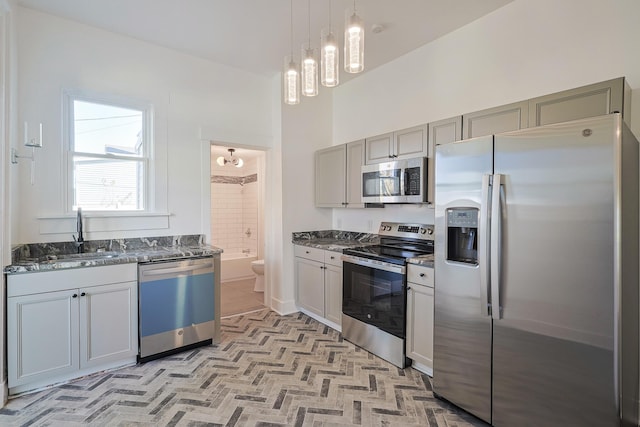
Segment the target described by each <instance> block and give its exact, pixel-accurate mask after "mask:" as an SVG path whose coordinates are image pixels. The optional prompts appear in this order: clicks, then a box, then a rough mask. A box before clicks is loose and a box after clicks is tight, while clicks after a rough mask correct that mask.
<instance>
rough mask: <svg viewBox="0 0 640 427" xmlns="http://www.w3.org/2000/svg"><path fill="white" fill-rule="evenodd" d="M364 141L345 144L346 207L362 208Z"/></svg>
mask: <svg viewBox="0 0 640 427" xmlns="http://www.w3.org/2000/svg"><path fill="white" fill-rule="evenodd" d="M362 165H364V139H362V140H360V141H354V142H350V143H348V144H347V198H346V201H347V207H348V208H364V203H362Z"/></svg>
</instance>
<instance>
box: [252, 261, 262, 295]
mask: <svg viewBox="0 0 640 427" xmlns="http://www.w3.org/2000/svg"><path fill="white" fill-rule="evenodd" d="M251 269H252V270H253V273H254V274H255V275H256V284H255V285H254V286H253V290H254V292H264V260H263V259H258V260H255V261H251Z"/></svg>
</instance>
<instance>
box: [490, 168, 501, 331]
mask: <svg viewBox="0 0 640 427" xmlns="http://www.w3.org/2000/svg"><path fill="white" fill-rule="evenodd" d="M503 184H504V183H503V175H501V174H498V173H497V174H494V175H493V188H492V195H491V254H490V263H491V272H490V280H491V316H492V317H493V319H494V320H499V319H501V318H502V305H501V301H500V260H501V258H502V194H503V187H502V186H503Z"/></svg>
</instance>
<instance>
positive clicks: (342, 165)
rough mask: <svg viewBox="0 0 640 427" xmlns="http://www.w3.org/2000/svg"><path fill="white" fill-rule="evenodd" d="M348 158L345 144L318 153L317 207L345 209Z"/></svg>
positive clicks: (316, 156) (316, 154)
mask: <svg viewBox="0 0 640 427" xmlns="http://www.w3.org/2000/svg"><path fill="white" fill-rule="evenodd" d="M346 158H347V156H346V145H345V144H343V145H337V146H334V147H329V148H325V149H324V150H319V151H316V153H315V164H316V165H315V166H316V170H315V172H316V173H315V180H316V182H315V184H316V194H315V198H316V207H319V208H336V207H338V208H339V207H344V204H345V203H346V202H345V200H346V196H345V189H346V186H345V181H346V176H345V174H346V170H347V167H346Z"/></svg>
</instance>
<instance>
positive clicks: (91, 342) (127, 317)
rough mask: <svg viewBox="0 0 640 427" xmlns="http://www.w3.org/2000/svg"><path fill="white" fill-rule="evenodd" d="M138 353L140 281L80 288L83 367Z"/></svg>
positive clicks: (113, 360)
mask: <svg viewBox="0 0 640 427" xmlns="http://www.w3.org/2000/svg"><path fill="white" fill-rule="evenodd" d="M137 354H138V286H137V282H125V283H116V284H110V285H102V286H93V287H90V288H84V289H80V368H81V369H84V368H88V367H93V366H98V365H104V364H106V363H110V362H117V361H119V360H123V359H127V358H130V357H135V356H136V355H137Z"/></svg>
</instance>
